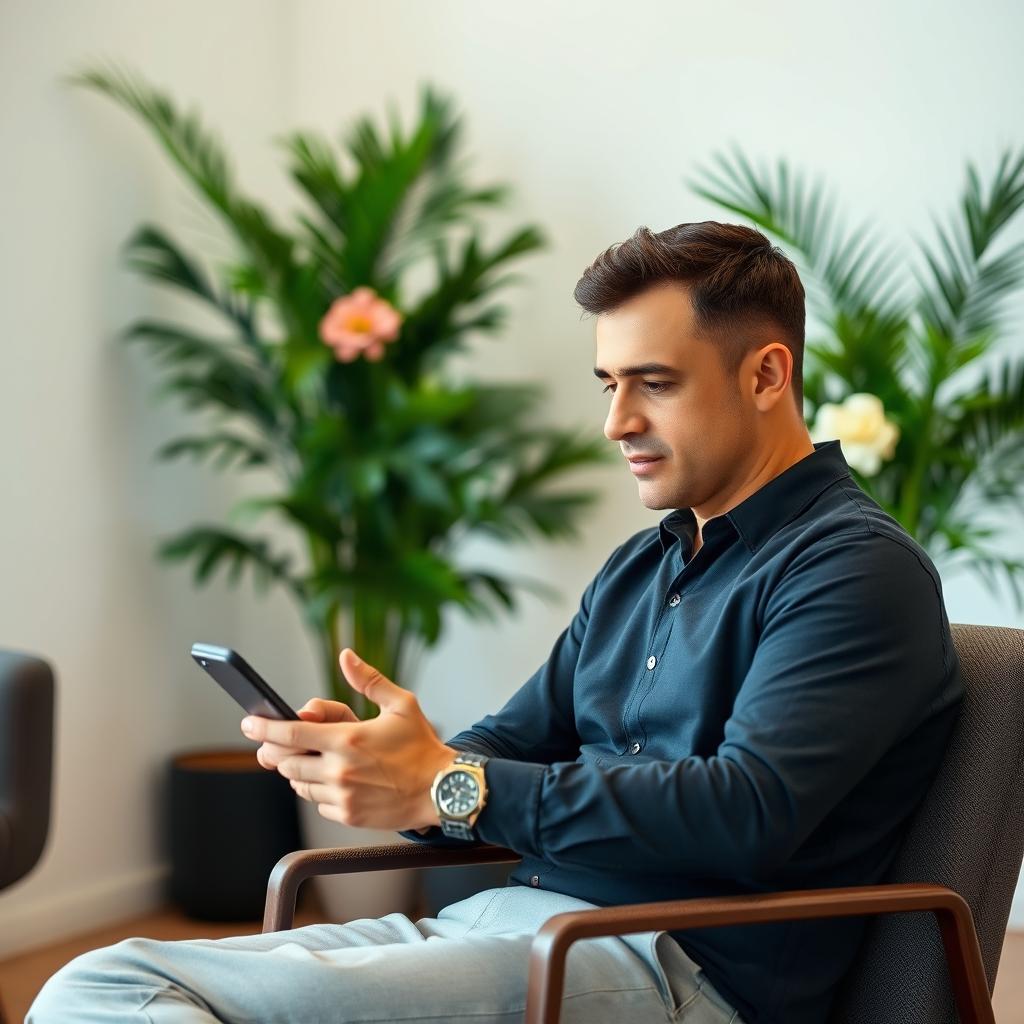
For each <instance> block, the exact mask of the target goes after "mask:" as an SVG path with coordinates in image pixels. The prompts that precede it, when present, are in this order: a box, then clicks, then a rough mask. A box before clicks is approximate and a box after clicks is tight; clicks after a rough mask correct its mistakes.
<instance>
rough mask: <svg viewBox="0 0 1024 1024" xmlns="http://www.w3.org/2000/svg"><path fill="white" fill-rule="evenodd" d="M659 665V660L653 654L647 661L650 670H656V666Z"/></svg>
mask: <svg viewBox="0 0 1024 1024" xmlns="http://www.w3.org/2000/svg"><path fill="white" fill-rule="evenodd" d="M657 664H658V659H657V658H656V657H655V656H654V655H653V654H652V655H651V656H650V657H649V658H648V659H647V667H648V668H654V666H655V665H657Z"/></svg>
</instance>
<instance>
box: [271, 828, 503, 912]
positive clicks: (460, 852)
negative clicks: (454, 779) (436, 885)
mask: <svg viewBox="0 0 1024 1024" xmlns="http://www.w3.org/2000/svg"><path fill="white" fill-rule="evenodd" d="M520 860H522V857H520V855H519V854H518V853H516V852H515V851H514V850H506V849H505V847H503V846H492V845H490V844H488V843H484V844H480V845H476V846H469V845H467V846H466V847H465V849H461V848H459V847H452V846H429V845H427V844H425V843H410V842H400V843H389V844H387V845H385V846H335V847H325V848H324V849H320V850H295V851H293V852H292V853H286V854H285V855H284V856H283V857H282V858H281V859H280V860H279V861H278V862H277V863H276V864H275V865H274V870H273V871H272V872H271V873H270V880H269V881H268V883H267V903H266V908H265V909H264V912H263V931H264V932H277V931H282V930H284V929H286V928H291V927H292V924H293V923H294V921H295V899H296V896H297V895H298V892H299V886H300V885H301V884H302V883H303V882H304V881H305V880H306V879H307V878H311V877H312V876H313V875H343V874H346V873H348V872H352V871H390V870H393V869H395V868H436V867H453V866H457V865H460V864H501V863H513V862H518V861H520Z"/></svg>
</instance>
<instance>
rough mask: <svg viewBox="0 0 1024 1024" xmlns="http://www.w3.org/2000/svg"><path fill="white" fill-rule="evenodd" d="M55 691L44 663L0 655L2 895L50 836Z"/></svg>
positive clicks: (0, 1008) (10, 653)
mask: <svg viewBox="0 0 1024 1024" xmlns="http://www.w3.org/2000/svg"><path fill="white" fill-rule="evenodd" d="M54 689H55V687H54V678H53V669H52V668H51V667H50V665H49V664H48V663H47V662H46V661H44V660H43V659H42V658H39V657H36V656H34V655H31V654H27V653H24V652H21V651H5V650H0V890H3V889H5V888H6V887H7V886H9V885H13V884H14V883H15V882H17V881H18V879H20V878H23V877H24V876H25V875H27V874H28V873H29V872H30V871H31V870H32V868H34V867H35V865H36V863H37V862H38V860H39V857H40V856H41V854H42V852H43V848H44V847H45V845H46V837H47V835H48V834H49V831H50V793H51V784H52V775H53V707H54ZM4 1019H5V1017H4V1009H3V1003H2V1001H0V1024H3V1022H4Z"/></svg>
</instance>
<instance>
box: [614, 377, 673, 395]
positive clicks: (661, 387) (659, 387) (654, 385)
mask: <svg viewBox="0 0 1024 1024" xmlns="http://www.w3.org/2000/svg"><path fill="white" fill-rule="evenodd" d="M643 384H644V387H645V388H647V389H648V394H651V395H660V394H661V393H662V392H663V391H667V390H668V389H669V388H670V387H671V386H672V385H671V384H664V383H659V382H658V381H656V380H645V381H644V382H643ZM610 389H611V384H607V385H605V387H603V388H602V389H601V394H602V395H603V394H604V393H605V392H606V391H609V390H610ZM651 389H653V390H651Z"/></svg>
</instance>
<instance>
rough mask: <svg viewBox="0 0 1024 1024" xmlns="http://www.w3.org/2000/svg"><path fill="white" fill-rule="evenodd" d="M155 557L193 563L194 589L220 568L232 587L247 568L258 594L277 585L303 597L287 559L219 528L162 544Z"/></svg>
mask: <svg viewBox="0 0 1024 1024" xmlns="http://www.w3.org/2000/svg"><path fill="white" fill-rule="evenodd" d="M157 554H158V555H159V557H160V558H162V559H164V560H165V561H172V562H173V561H185V560H188V559H194V560H195V563H196V564H195V569H194V573H193V581H194V582H195V584H196V585H197V586H202V585H203V584H205V583H206V582H207V581H208V580H209V579H210V578H211V576H212V575H213V573H214V572H215V571H216V570H217V569H218V568H220V567H222V566H227V568H228V582H229V584H231V585H232V586H233V585H234V584H236V583H237V582H238V580H239V578H240V576H241V574H242V570H243V569H245V568H246V567H247V566H248V567H249V568H251V569H252V571H253V580H254V583H255V584H256V587H257V589H259V590H260V591H261V592H263V591H266V589H267V587H268V586H269V585H270V584H271V583H272V582H275V581H276V582H279V583H283V584H284V585H285V586H287V587H288V588H289V589H290V590H291V591H292V592H293V593H294V594H296V595H297V596H299V597H300V598H301V597H304V596H305V594H304V588H303V585H302V583H301V581H300V580H299V579H297V578H296V577H294V576H293V575H292V574H291V573H290V572H289V566H290V564H291V558H290V556H288V555H274V554H273V553H272V552H271V550H270V545H269V544H268V542H267V541H265V540H257V539H251V538H248V537H243V536H242V535H240V534H237V533H232V532H231V531H230V530H225V529H223V528H222V527H219V526H196V527H192V528H191V529H189V530H186V531H185V532H183V533H181V534H178V535H177V536H175V537H171V538H170V539H168V540H165V541H161V542H160V544H159V546H158V548H157Z"/></svg>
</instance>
